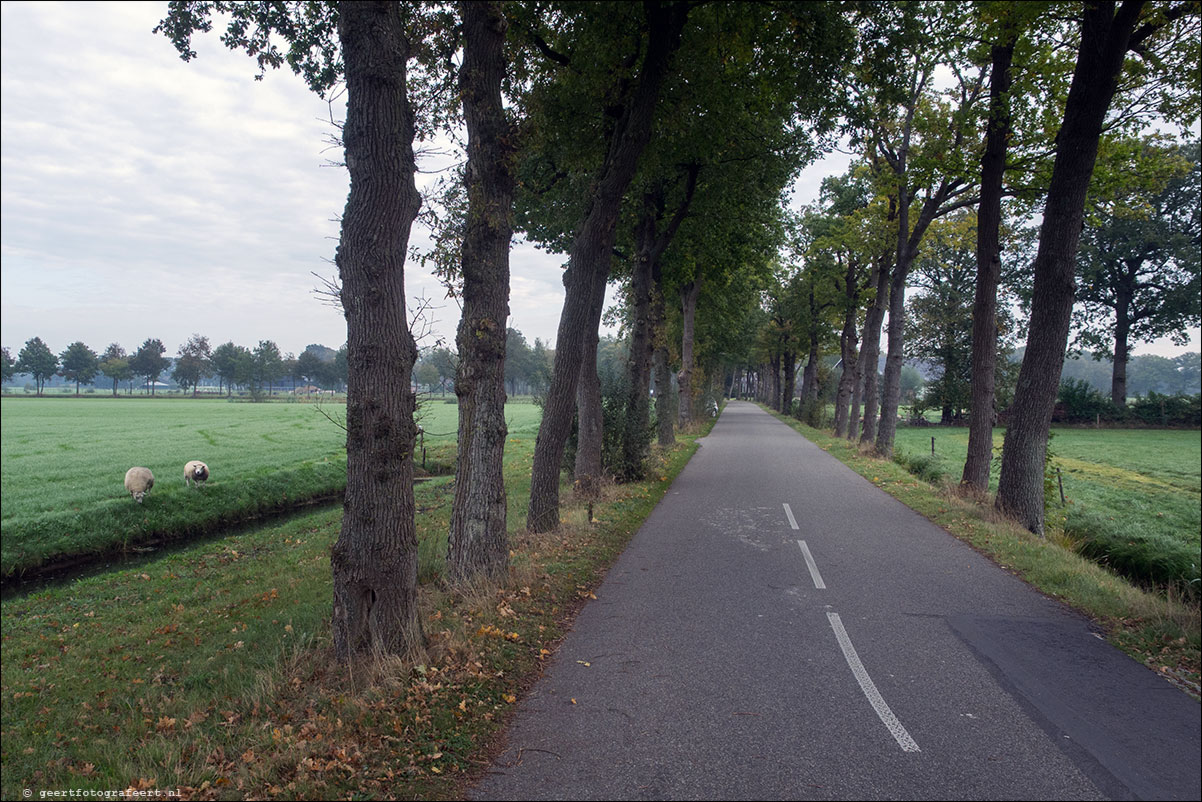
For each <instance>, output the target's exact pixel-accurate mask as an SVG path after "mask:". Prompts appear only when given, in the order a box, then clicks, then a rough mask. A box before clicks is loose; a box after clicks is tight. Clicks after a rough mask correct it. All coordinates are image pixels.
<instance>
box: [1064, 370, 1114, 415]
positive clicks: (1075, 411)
mask: <svg viewBox="0 0 1202 802" xmlns="http://www.w3.org/2000/svg"><path fill="white" fill-rule="evenodd" d="M1116 417H1119V413H1118V411H1117V409H1116V408H1115V406H1114V404H1113V403H1111V401H1110V399H1108V398H1107V397H1106V396H1104V395H1102V393H1101V392H1100V391H1099V390H1098V389H1097V388H1095V387H1094V386H1093V385H1092V384H1090V383H1089V382H1087V381H1085V380H1084V379H1065V380H1064V381H1062V382H1061V383H1060V391H1059V392H1058V393H1057V395H1056V409H1055V411H1054V412H1053V413H1052V420H1053V421H1055V422H1057V423H1093V422H1094V421H1096V420H1098V419H1099V418H1101V419H1104V420H1114V419H1115V418H1116Z"/></svg>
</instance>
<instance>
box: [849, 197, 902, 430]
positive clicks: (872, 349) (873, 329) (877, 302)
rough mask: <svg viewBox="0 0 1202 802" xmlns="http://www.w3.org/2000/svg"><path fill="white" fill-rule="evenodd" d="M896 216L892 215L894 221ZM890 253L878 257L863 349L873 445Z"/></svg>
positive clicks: (866, 417) (867, 423)
mask: <svg viewBox="0 0 1202 802" xmlns="http://www.w3.org/2000/svg"><path fill="white" fill-rule="evenodd" d="M892 219H893V216H892V215H890V220H892ZM891 263H892V262H891V260H890V258H889V254H881V255H880V256H879V257H877V260H876V264H875V266H874V267H873V275H874V276H875V277H876V296H875V297H874V298H873V300H872V306H870V307H868V313H867V314H866V315H865V317H864V337H863V342H864V346H863V348H862V349H861V350H860V359H859V360H858V361H859V372H860V376H861V377H863V385H864V391H863V398H864V425H863V427H862V428H861V429H860V445H861V446H870V445H872V444H873V442H875V440H876V422H877V412H878V410H879V409H880V403H881V395H880V392H879V391H878V390H877V380H878V374H877V363H878V362H880V359H881V324H882V323H884V322H885V309H887V308H888V306H889V266H890V264H891Z"/></svg>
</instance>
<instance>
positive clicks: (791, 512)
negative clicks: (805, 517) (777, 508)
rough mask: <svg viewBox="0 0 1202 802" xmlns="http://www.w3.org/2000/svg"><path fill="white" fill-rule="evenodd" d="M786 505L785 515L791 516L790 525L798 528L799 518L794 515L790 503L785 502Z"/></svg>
mask: <svg viewBox="0 0 1202 802" xmlns="http://www.w3.org/2000/svg"><path fill="white" fill-rule="evenodd" d="M784 507H785V515H787V516H789V526H791V527H793V528H794V529H796V528H797V519H796V518H794V517H793V510H792V509H790V508H789V505H788V504H785V505H784Z"/></svg>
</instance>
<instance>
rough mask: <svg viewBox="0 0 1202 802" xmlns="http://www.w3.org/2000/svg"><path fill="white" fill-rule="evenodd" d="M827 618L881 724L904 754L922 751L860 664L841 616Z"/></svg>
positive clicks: (827, 615)
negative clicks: (840, 618)
mask: <svg viewBox="0 0 1202 802" xmlns="http://www.w3.org/2000/svg"><path fill="white" fill-rule="evenodd" d="M826 617H827V618H828V619H830V622H831V628H832V629H834V630H835V639H836V640H837V641H839V647H840V648H841V649H843V656H844V657H845V658H846V659H847V665H848V666H850V667H851V673H852V674H854V675H855V677H856V680H857V681H858V682H859V683H860V690H862V691H864V695H865V696H866V697H868V703H869V704H871V705H872V709H873V710H875V711H876V714H877V715H878V716H880V719H881V723H883V724H884V725H885V728H886V729H888V730H889V733H890V734H891V735H892V736H893V739H894V740H895V741H897V745H898V746H900V747H901V748H902V751H903V752H918V751H920V750H919V748H918V744H917V743H915V742H914V739H913V738H911V737H910V733H908V732H906V728H905V727H903V726H902V723H901V722H900V721H898V720H897V716H895V715H893V711H892V710H890V709H889V705H887V704H885V699H884V698H883V697H882V696H881V692H880V691H878V690H877V689H876V684H875V683H873V681H872V677H870V676H868V672H867V671H866V670H865V669H864V664H863V663H861V662H860V656H859V655H858V654H856V647H854V646H852V645H851V638H849V637H847V630H846V629H844V628H843V622H842V621H840V620H839V614H838V613H827V614H826Z"/></svg>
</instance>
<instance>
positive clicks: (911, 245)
mask: <svg viewBox="0 0 1202 802" xmlns="http://www.w3.org/2000/svg"><path fill="white" fill-rule="evenodd" d="M911 9H913V11H914V18H913V19H912V20H907V22H909V23H910V25H909V28H908V29H909V31H910V32H911V38H908V39H907V41H906V44H905V46H904V47H903V48H902V51H901V53H900V54H899V55H900V57H901V58H902V59H903V60H904V62H905V68H906V70H907V75H906V83H907V84H908V86H907V89H906V91H905V93H904V95H903V96H902V102H901V106H900V108H899V112H900V118H898V119H895V120H888V118H886V119H885V120H883V122H884V123H885V124H884V125H878V126H876V128H875V130H874V132H873V137H874V140H875V143H876V146H877V147H878V148H879V150H880V152H881V154H882V155H883V157H884V160H885V162H886V164H888V166H889V170H890V171H891V174H892V175H891V178H892V180H893V181H894V183H895V191H896V195H897V247H896V251H895V255H894V258H893V268H892V275H891V276H890V284H889V325H888V346H889V347H888V355H887V356H886V359H885V375H884V385H883V388H882V392H881V415H880V425H879V427H878V428H877V435H876V442H875V444H874V445H875V448H876V452H877V454H879V455H881V456H890V455H892V453H893V440H894V436H895V434H896V430H897V411H898V404H899V401H900V397H901V368H902V363H903V359H904V357H903V354H904V348H905V345H904V343H905V300H906V280H907V278H908V277H909V273H910V269H911V267H912V266H913V264H914V260H915V259H916V258H917V257H918V253H919V247H920V246H921V243H922V240H923V237H924V236H925V234H926V232H927V229H928V228H929V227H930V224H931V223H932V222H933V221H934V220H935V219H936V218H937V217H939V216H941V215H945V214H948V213H949V212H951V211H953V210H955V209H957V208H962V207H963V206H965V205H968V204H970V203H973V202H975V198H973V197H971V196H970V194H969V193H970V192H971V190H972V189H973V188H974V185H975V181H974V180H973V179H972V178H971V177H970V175H969V165H970V164H971V163H972V161H973V160H972V151H973V148H974V146H975V144H976V143H975V142H974V138H975V128H976V124H977V120H976V115H977V100H978V98H979V96H980V93H981V88H982V81H983V76H982V73H980V72H979V71H974V70H972V69H971V65H969V64H966V58H965V55H964V53H963V52H961V51H960V50H959V49H958V48H957V46H956V43H957V42H958V41H959V40H958V39H957V37H956V36H955V32H956V31H957V30H958V29H959V28H960V27H961V26H962V24H963V21H964V16H963V12H962V10H961V8H960V7H959V6H955V5H952V4H934V5H926V4H915V5H914V6H912V7H911V6H907V7H906V8H905V9H904V10H903V11H904V13H905V14H907V15H908V14H909V13H910V11H911ZM941 64H942V65H944V66H947V67H950V69H951V71H952V73H953V75H954V76H955V79H956V80H955V84H954V86H952V87H951V88H950V89H948V90H946V91H945V92H935V91H934V89H933V78H934V75H935V70H936V68H937V67H938V66H940V65H941Z"/></svg>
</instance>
